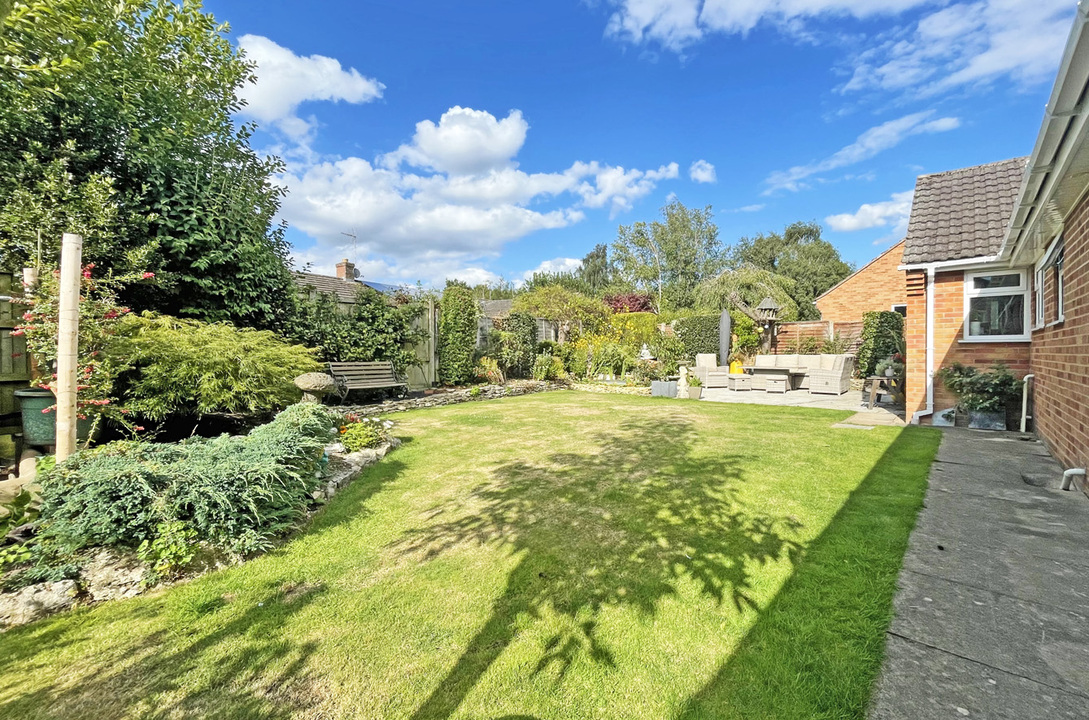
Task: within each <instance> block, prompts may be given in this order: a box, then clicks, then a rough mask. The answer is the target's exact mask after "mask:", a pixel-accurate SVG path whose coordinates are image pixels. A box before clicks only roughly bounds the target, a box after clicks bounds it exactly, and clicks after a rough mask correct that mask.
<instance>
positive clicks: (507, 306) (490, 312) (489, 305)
mask: <svg viewBox="0 0 1089 720" xmlns="http://www.w3.org/2000/svg"><path fill="white" fill-rule="evenodd" d="M513 305H514V301H513V300H481V301H480V314H481V315H483V316H484V317H486V318H505V317H507V316H508V315H510V311H511V307H512V306H513Z"/></svg>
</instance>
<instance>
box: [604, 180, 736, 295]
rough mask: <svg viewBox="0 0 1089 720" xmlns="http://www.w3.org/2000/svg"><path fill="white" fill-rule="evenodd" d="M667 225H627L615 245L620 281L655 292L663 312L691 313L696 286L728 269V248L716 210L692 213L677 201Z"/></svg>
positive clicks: (666, 211) (666, 210)
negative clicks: (720, 235)
mask: <svg viewBox="0 0 1089 720" xmlns="http://www.w3.org/2000/svg"><path fill="white" fill-rule="evenodd" d="M662 218H663V220H662V221H654V222H652V223H650V224H647V223H645V222H637V223H635V224H633V225H622V226H620V229H619V230H618V231H617V238H616V242H614V243H613V261H614V263H615V267H616V272H617V275H619V277H620V278H621V279H622V280H624V281H626V282H628V283H630V284H631V285H633V286H634V287H635V288H638V289H641V290H647V291H653V293H654V294H655V296H656V297H657V299H658V309H659V310H662V309H663V308H664V307H666V306H668V307H671V308H689V307H692V306H693V305H694V304H695V299H696V298H695V291H696V286H697V285H698V284H699V283H700V281H701V280H703V279H704V278H707V277H712V276H714V275H715V274H716V273H718V271H719V270H720V269H721V268H722V267H723V248H722V243H721V242H720V241H719V239H718V226H717V225H715V223H714V222H713V220H712V213H711V206H710V205H708V206H707V207H706V208H704V209H703V210H698V209H695V210H693V209H689V208H687V207H685V206H684V205H683V204H682V203H681V202H680V201H678V200H674V201H673V202H671V203H669V204H668V205H666V206H665V207H663V208H662Z"/></svg>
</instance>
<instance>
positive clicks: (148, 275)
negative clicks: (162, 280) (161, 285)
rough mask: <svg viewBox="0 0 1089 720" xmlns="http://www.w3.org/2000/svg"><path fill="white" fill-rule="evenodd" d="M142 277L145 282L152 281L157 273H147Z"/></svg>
mask: <svg viewBox="0 0 1089 720" xmlns="http://www.w3.org/2000/svg"><path fill="white" fill-rule="evenodd" d="M140 277H142V278H143V279H144V280H150V279H151V278H153V277H155V273H153V272H146V273H144V274H143V275H141V276H140Z"/></svg>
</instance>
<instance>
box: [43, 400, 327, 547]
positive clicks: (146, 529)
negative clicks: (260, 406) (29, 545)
mask: <svg viewBox="0 0 1089 720" xmlns="http://www.w3.org/2000/svg"><path fill="white" fill-rule="evenodd" d="M336 420H337V418H336V416H334V415H333V414H332V413H331V412H330V411H329V410H328V409H327V408H324V407H322V406H321V405H317V404H314V403H300V404H297V405H292V406H291V407H289V408H287V409H286V410H284V411H283V412H281V413H280V414H279V415H277V416H276V418H275V419H274V420H273V421H272V422H270V423H268V424H266V425H262V426H261V427H258V428H256V429H254V430H253V432H251V433H250V434H249V435H247V436H245V437H230V436H227V435H222V436H220V437H217V438H212V439H203V438H198V439H193V440H188V441H185V442H182V443H176V444H152V443H146V442H139V441H123V442H115V443H109V444H107V445H103V446H101V447H99V448H95V449H92V450H85V451H83V452H79V453H76V454H74V455H72V456H71V457H70V458H68V460H66V461H65V462H64V463H61V464H60V465H58V466H57V467H55V468H54V469H53V470H52V471H51V472H50V473H49V474H48V475H46V476H45V477H44V478H43V479H42V481H41V486H42V491H41V495H42V506H41V522H40V525H41V537H42V538H43V540H45V541H47V542H49V543H52V544H56V545H59V546H63V547H66V548H69V549H71V550H75V549H79V548H81V547H86V546H92V545H118V546H125V547H138V546H139V545H140V544H141V543H143V542H144V541H145V540H146V541H150V543H152V544H153V543H154V541H155V540H156V538H161V537H162V534H163V533H162V530H161V526H162V525H163V524H164V523H180V524H182V525H183V526H184V527H185V528H186V529H190V530H192V531H194V532H195V533H196V534H197V537H199V538H201V539H202V540H204V541H206V542H208V543H209V544H210V545H212V546H213V547H215V548H217V549H221V550H224V551H227V552H230V553H234V554H238V555H246V554H249V553H252V552H255V551H258V550H264V549H267V548H268V547H269V546H270V545H271V543H272V542H273V540H274V539H275V537H276V536H278V535H280V534H282V533H283V532H285V531H286V530H288V529H289V528H291V527H292V526H294V525H295V524H296V523H297V522H298V521H299V520H300V519H301V518H302V517H303V515H304V513H305V510H306V507H307V504H308V502H309V496H310V493H311V492H312V491H313V489H314V487H315V485H316V483H317V479H316V474H317V470H318V468H319V465H320V462H321V459H322V454H323V448H324V446H325V445H326V443H328V442H329V440H330V437H331V435H332V434H333V428H334V427H335V425H336ZM171 542H172V541H171ZM147 547H149V548H150V547H151V545H149V546H147Z"/></svg>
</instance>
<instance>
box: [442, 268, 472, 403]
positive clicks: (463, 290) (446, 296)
mask: <svg viewBox="0 0 1089 720" xmlns="http://www.w3.org/2000/svg"><path fill="white" fill-rule="evenodd" d="M479 313H480V310H479V308H478V306H477V302H476V300H474V299H473V291H472V289H471V288H470V287H469V286H468V285H466V284H465V283H463V282H460V281H458V280H447V281H446V289H445V290H444V291H443V293H442V313H441V314H440V315H439V379H440V380H441V381H442V382H444V383H446V384H447V385H457V384H458V383H464V382H468V381H469V380H470V379H471V378H472V376H473V355H474V353H475V352H476V338H477V317H478V316H479Z"/></svg>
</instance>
